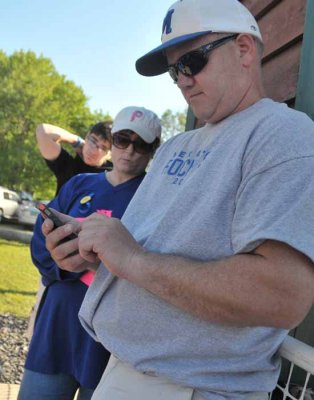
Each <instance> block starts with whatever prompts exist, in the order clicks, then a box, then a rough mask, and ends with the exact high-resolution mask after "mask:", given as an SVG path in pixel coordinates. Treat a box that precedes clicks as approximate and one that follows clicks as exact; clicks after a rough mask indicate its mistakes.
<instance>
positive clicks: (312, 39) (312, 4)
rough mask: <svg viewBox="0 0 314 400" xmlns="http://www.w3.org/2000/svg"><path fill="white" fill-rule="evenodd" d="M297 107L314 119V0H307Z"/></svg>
mask: <svg viewBox="0 0 314 400" xmlns="http://www.w3.org/2000/svg"><path fill="white" fill-rule="evenodd" d="M295 108H296V109H297V110H300V111H304V112H305V113H307V114H308V115H309V116H310V117H311V118H312V119H314V1H313V0H307V5H306V16H305V25H304V34H303V45H302V51H301V60H300V71H299V81H298V87H297V95H296V102H295Z"/></svg>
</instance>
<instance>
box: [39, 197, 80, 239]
mask: <svg viewBox="0 0 314 400" xmlns="http://www.w3.org/2000/svg"><path fill="white" fill-rule="evenodd" d="M36 207H37V208H38V210H39V211H40V212H41V213H42V214H43V217H44V218H49V219H51V221H52V222H53V224H54V228H58V227H59V226H62V225H64V222H62V221H61V219H60V218H59V217H58V216H57V215H56V214H55V213H54V212H53V211H52V210H51V209H50V208H49V207H47V206H46V204H44V203H38V204H37V206H36ZM75 238H77V235H76V234H75V233H71V234H70V235H69V236H67V237H66V238H64V241H67V240H71V239H75Z"/></svg>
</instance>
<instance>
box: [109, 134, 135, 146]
mask: <svg viewBox="0 0 314 400" xmlns="http://www.w3.org/2000/svg"><path fill="white" fill-rule="evenodd" d="M112 142H113V145H114V146H116V147H117V148H118V149H126V148H127V147H128V146H129V145H130V143H131V141H130V139H129V138H127V137H125V136H120V135H113V138H112Z"/></svg>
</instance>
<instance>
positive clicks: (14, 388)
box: [0, 383, 20, 400]
mask: <svg viewBox="0 0 314 400" xmlns="http://www.w3.org/2000/svg"><path fill="white" fill-rule="evenodd" d="M19 389H20V385H13V384H9V383H0V400H17V394H18V392H19Z"/></svg>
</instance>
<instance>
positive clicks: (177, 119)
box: [161, 109, 187, 142]
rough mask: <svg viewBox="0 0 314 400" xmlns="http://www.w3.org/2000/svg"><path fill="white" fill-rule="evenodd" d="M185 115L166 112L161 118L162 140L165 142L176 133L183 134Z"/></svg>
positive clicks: (184, 113)
mask: <svg viewBox="0 0 314 400" xmlns="http://www.w3.org/2000/svg"><path fill="white" fill-rule="evenodd" d="M186 113H187V110H185V111H184V112H176V113H174V112H172V111H171V110H169V109H168V110H166V111H165V112H164V113H163V114H162V116H161V125H162V140H163V141H164V142H165V141H166V140H168V139H170V138H171V137H172V136H174V135H176V134H177V133H180V132H183V131H184V130H185V123H186Z"/></svg>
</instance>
